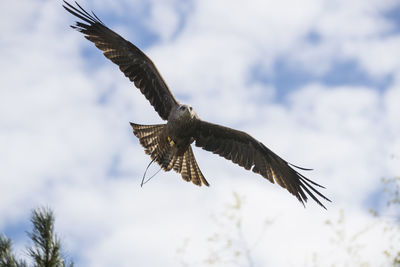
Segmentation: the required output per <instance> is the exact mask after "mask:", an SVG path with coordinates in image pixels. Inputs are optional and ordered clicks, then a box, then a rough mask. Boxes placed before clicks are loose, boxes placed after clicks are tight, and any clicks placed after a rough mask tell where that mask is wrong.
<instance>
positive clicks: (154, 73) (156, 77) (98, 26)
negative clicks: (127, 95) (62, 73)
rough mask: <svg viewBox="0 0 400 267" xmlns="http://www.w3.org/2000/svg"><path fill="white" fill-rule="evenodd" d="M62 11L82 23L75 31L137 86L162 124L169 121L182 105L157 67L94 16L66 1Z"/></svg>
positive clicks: (78, 24)
mask: <svg viewBox="0 0 400 267" xmlns="http://www.w3.org/2000/svg"><path fill="white" fill-rule="evenodd" d="M64 3H65V5H63V7H64V8H65V9H66V10H67V11H68V12H70V13H71V14H73V15H74V16H76V17H77V18H79V19H81V20H82V21H83V22H77V23H76V25H75V26H71V27H72V28H74V29H76V30H78V31H80V32H82V33H83V34H84V35H85V37H86V39H88V40H89V41H91V42H93V43H94V45H95V46H96V47H97V48H98V49H100V50H102V51H103V54H104V56H105V57H106V58H108V59H109V60H111V61H112V62H113V63H115V64H117V65H118V66H119V68H120V70H121V71H122V72H123V73H124V74H125V76H126V77H128V78H129V80H130V81H132V82H134V84H135V86H136V87H137V88H138V89H140V91H141V92H142V93H143V94H144V95H145V97H146V98H147V100H149V102H150V104H151V105H153V107H154V109H155V110H156V111H157V113H158V114H159V115H160V117H161V118H162V119H163V120H167V119H168V116H169V113H170V111H171V109H172V108H174V107H176V106H177V105H178V104H179V102H178V101H177V100H176V99H175V97H174V96H173V95H172V93H171V91H170V90H169V88H168V86H167V84H166V83H165V81H164V79H163V78H162V76H161V75H160V73H159V72H158V70H157V68H156V66H155V65H154V63H153V62H152V61H151V60H150V59H149V58H148V57H147V56H146V55H145V54H144V53H143V52H142V51H141V50H140V49H139V48H137V47H136V46H135V45H133V44H132V43H131V42H129V41H127V40H125V39H124V38H122V37H121V36H120V35H118V34H117V33H115V32H114V31H112V30H110V29H109V28H107V26H105V24H104V23H103V22H102V21H101V20H100V19H99V18H98V17H97V16H96V15H95V14H94V13H93V12H92V15H91V14H89V13H88V12H87V11H86V10H84V9H83V8H82V7H81V6H80V5H79V4H78V3H76V2H75V3H76V5H77V7H74V6H72V5H71V4H69V3H68V2H66V1H64Z"/></svg>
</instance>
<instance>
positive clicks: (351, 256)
mask: <svg viewBox="0 0 400 267" xmlns="http://www.w3.org/2000/svg"><path fill="white" fill-rule="evenodd" d="M382 183H383V186H384V195H385V197H386V198H387V203H386V208H383V209H387V210H390V211H391V212H394V215H392V216H389V217H388V216H387V215H385V216H383V215H380V214H379V213H378V212H377V211H373V210H371V214H372V215H373V216H374V217H375V218H376V220H373V221H372V222H368V223H367V222H366V223H365V224H361V225H358V226H357V229H356V230H353V229H350V225H349V222H348V218H346V213H345V210H343V209H342V210H340V211H339V214H338V217H337V218H336V219H330V220H326V221H325V225H326V226H327V227H329V228H330V231H331V233H332V234H331V236H330V246H331V247H330V248H329V249H328V250H330V251H331V252H332V253H333V254H332V255H336V257H331V256H328V257H326V256H327V255H320V254H319V253H317V252H314V253H313V254H312V255H311V256H312V257H311V259H312V262H311V263H310V264H311V266H315V267H317V266H332V267H333V266H359V267H370V266H371V267H372V266H374V265H372V263H370V262H368V259H365V258H364V257H363V255H365V253H366V251H368V250H366V249H368V248H369V249H371V248H373V249H375V248H376V244H374V241H373V240H369V238H370V236H369V235H370V234H371V233H372V232H373V231H375V233H376V231H378V232H379V234H381V235H383V236H384V237H385V238H386V240H387V243H386V244H385V246H384V247H382V248H381V253H382V256H383V258H382V260H383V261H384V263H382V264H383V266H392V267H400V177H393V178H383V179H382ZM244 206H245V197H244V196H241V195H239V194H238V193H233V200H232V202H231V203H230V204H228V205H226V206H225V208H224V209H223V211H222V212H221V213H220V214H217V215H212V216H211V218H212V222H213V224H214V225H215V226H216V229H217V230H216V231H215V232H214V233H212V234H211V235H210V236H208V237H207V242H206V248H207V249H208V254H207V256H206V257H205V259H204V260H203V261H200V262H193V261H192V262H190V260H189V259H188V257H187V255H188V252H191V249H190V247H191V245H192V246H193V244H191V242H192V240H191V239H189V238H186V239H185V240H184V243H183V245H182V247H180V248H179V249H178V250H177V258H178V261H179V262H180V264H181V266H184V267H189V266H248V267H253V266H256V264H255V261H254V259H253V257H252V253H253V251H254V248H255V246H257V244H258V243H259V242H260V241H262V239H264V237H265V231H266V230H267V229H268V227H269V226H270V225H271V224H272V223H273V221H272V220H265V221H264V224H263V229H262V230H261V233H260V234H259V235H258V239H257V240H255V241H254V242H252V243H249V240H248V236H247V235H246V231H245V227H244V221H243V220H244V215H243V207H244ZM381 212H384V210H381ZM386 213H387V212H386ZM386 213H385V214H386ZM327 238H329V237H327ZM339 255H340V256H339ZM310 264H307V266H310Z"/></svg>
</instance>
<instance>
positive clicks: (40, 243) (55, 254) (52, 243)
mask: <svg viewBox="0 0 400 267" xmlns="http://www.w3.org/2000/svg"><path fill="white" fill-rule="evenodd" d="M31 222H32V225H33V228H32V232H30V233H28V236H29V237H30V239H31V240H32V243H33V244H32V246H31V247H30V248H28V255H29V256H30V257H31V258H32V264H33V265H32V266H33V267H73V262H69V263H68V262H67V260H65V259H64V258H63V257H62V255H61V242H60V239H59V238H58V237H57V235H56V234H55V232H54V214H53V212H52V211H51V210H50V209H48V208H39V209H37V210H34V211H33V212H32V218H31ZM27 266H28V265H27V264H26V262H25V261H22V260H20V261H18V260H17V259H16V257H15V255H14V254H13V253H12V243H11V240H9V239H8V238H7V237H6V236H0V267H27Z"/></svg>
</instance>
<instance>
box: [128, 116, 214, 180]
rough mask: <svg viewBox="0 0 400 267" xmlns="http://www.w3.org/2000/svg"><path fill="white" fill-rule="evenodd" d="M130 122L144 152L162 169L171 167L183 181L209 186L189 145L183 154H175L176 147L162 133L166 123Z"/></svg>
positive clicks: (168, 169) (167, 169)
mask: <svg viewBox="0 0 400 267" xmlns="http://www.w3.org/2000/svg"><path fill="white" fill-rule="evenodd" d="M130 124H131V126H132V128H133V133H134V134H135V136H136V137H137V138H139V142H140V144H141V145H142V146H143V147H144V149H145V150H144V151H145V152H146V154H148V155H150V157H151V159H153V160H154V161H156V162H157V163H158V164H159V165H160V166H161V168H162V169H163V170H165V171H170V170H171V169H173V170H174V171H176V172H177V173H180V174H181V176H182V178H183V179H184V180H185V181H188V182H190V181H192V183H194V184H195V185H199V186H201V185H202V184H204V185H206V186H209V184H208V182H207V180H206V179H205V178H204V176H203V174H202V172H201V170H200V168H199V166H198V165H197V162H196V159H195V157H194V154H193V151H192V147H191V146H189V147H188V149H187V150H186V151H185V153H184V154H183V155H180V156H178V155H177V149H176V147H174V146H171V144H170V142H168V137H167V136H166V134H165V133H164V127H165V125H166V124H156V125H139V124H135V123H132V122H131V123H130Z"/></svg>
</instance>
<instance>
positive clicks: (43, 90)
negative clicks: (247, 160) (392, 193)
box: [0, 0, 400, 266]
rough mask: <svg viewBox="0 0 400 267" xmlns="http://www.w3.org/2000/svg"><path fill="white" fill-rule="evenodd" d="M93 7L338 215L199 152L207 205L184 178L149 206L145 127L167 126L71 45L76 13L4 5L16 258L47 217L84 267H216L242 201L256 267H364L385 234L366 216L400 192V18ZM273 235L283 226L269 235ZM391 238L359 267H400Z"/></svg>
mask: <svg viewBox="0 0 400 267" xmlns="http://www.w3.org/2000/svg"><path fill="white" fill-rule="evenodd" d="M79 3H80V4H81V5H82V6H83V7H85V8H86V9H88V10H93V11H95V13H96V14H97V15H98V17H100V18H101V19H102V21H103V22H104V23H105V24H106V25H107V26H108V27H110V28H112V29H113V30H115V31H117V32H118V33H120V34H121V35H123V36H124V37H125V38H126V39H128V40H130V41H131V42H133V43H134V44H136V45H137V46H138V47H140V48H141V49H142V50H143V51H144V52H145V53H146V54H147V55H148V56H149V57H150V58H152V60H153V61H154V63H155V64H156V65H157V66H158V68H159V70H160V72H161V73H162V75H163V77H164V79H165V80H166V81H167V83H168V85H169V87H170V88H171V90H172V91H173V93H174V94H175V95H176V96H177V98H178V99H179V100H180V101H181V102H184V103H189V104H191V105H192V106H193V108H194V109H195V110H196V112H197V114H198V115H199V116H200V117H201V118H202V119H204V120H208V121H211V122H214V123H219V124H223V125H226V126H229V127H233V128H237V129H240V130H244V131H247V132H248V133H250V134H251V135H252V136H254V137H256V138H257V139H259V140H260V141H262V142H263V143H264V144H265V145H266V146H268V147H269V148H270V149H272V150H273V151H275V152H276V153H277V154H279V155H281V156H282V157H283V158H284V159H286V160H288V161H290V162H292V163H294V164H296V165H300V166H304V167H310V168H313V169H314V171H312V172H306V173H304V174H306V175H307V177H309V178H311V179H312V180H315V181H317V182H318V183H320V184H322V185H324V186H326V189H325V190H323V193H324V194H325V195H326V196H328V197H329V198H330V199H331V200H332V203H326V206H327V208H328V210H327V211H325V210H323V209H321V208H320V207H319V206H318V205H317V204H316V203H313V202H312V201H309V202H308V203H307V205H306V208H303V206H302V205H301V204H300V203H299V202H298V201H297V200H296V199H295V198H294V197H293V196H291V195H290V194H288V193H287V191H285V190H283V189H281V188H280V187H279V186H277V185H273V184H271V183H269V182H268V181H267V180H265V179H263V178H262V177H260V176H259V175H256V174H254V173H251V172H248V171H245V170H243V169H241V168H240V167H238V166H236V165H234V164H232V163H231V162H228V161H226V160H225V159H222V158H219V157H217V156H216V155H213V154H211V153H208V152H205V151H202V150H200V149H198V148H195V149H194V153H195V155H196V157H197V161H198V164H199V166H200V168H201V169H202V171H203V173H204V175H205V177H206V178H207V179H208V181H209V182H210V184H211V186H210V187H209V188H205V187H201V188H199V187H196V186H194V185H193V184H191V183H186V182H185V181H183V180H182V179H181V177H180V176H179V175H178V174H176V173H174V172H170V173H164V172H160V173H159V174H158V175H157V176H156V177H155V178H153V180H152V181H151V182H149V183H148V184H146V185H145V186H144V187H143V188H141V187H140V181H141V178H142V175H143V173H144V170H145V167H146V166H147V164H148V163H149V161H150V160H149V157H148V156H147V155H145V154H144V152H143V149H142V147H141V146H140V145H139V143H138V140H137V139H136V138H135V137H134V135H133V134H132V132H131V128H130V126H129V121H133V122H136V123H139V124H156V123H161V122H162V121H161V119H160V118H159V117H158V115H157V113H156V112H155V111H154V110H153V108H152V107H151V106H150V105H149V103H148V102H147V101H146V99H145V98H144V97H143V96H142V95H141V94H140V92H139V90H137V89H136V88H135V87H134V86H133V84H131V83H130V82H129V80H128V79H126V78H125V77H124V76H123V74H122V73H120V71H119V70H118V68H117V67H116V66H115V65H113V64H112V63H111V62H109V61H108V60H106V59H105V58H104V56H103V55H102V54H101V52H100V51H98V50H97V49H96V48H95V47H94V46H93V45H92V44H91V43H90V42H88V41H87V40H86V39H84V38H83V37H82V35H81V34H80V33H78V32H76V31H74V30H72V29H71V28H70V27H69V25H71V24H73V23H74V22H75V21H76V19H75V18H74V17H73V16H72V15H70V14H69V13H67V12H66V11H65V10H64V9H63V8H62V2H61V1H55V0H47V1H46V0H19V1H2V2H1V3H0V21H1V23H0V31H1V33H2V34H1V37H0V59H1V60H0V71H1V74H0V82H1V89H0V148H1V149H0V232H2V233H5V234H6V235H7V236H9V237H11V238H12V239H13V240H14V245H15V248H16V249H17V251H18V255H20V256H22V257H24V256H25V254H24V252H23V249H24V246H25V242H26V241H27V240H26V236H25V231H29V229H30V225H29V217H30V212H31V210H32V209H34V208H37V207H40V206H48V207H51V208H52V209H53V210H54V212H55V214H56V220H57V221H56V229H57V231H58V232H59V233H60V235H61V238H62V240H63V241H64V243H65V254H66V255H67V256H69V257H71V258H73V259H74V261H75V263H76V265H77V266H179V265H180V264H181V262H182V258H184V259H185V262H186V263H188V264H189V266H203V265H204V264H203V263H204V262H203V260H204V259H206V258H207V257H208V256H209V255H210V244H209V243H207V238H208V237H209V236H211V235H212V234H213V233H214V232H215V231H218V232H221V229H220V228H218V224H216V223H215V221H214V220H213V219H212V217H213V215H215V216H216V217H221V213H222V212H224V211H226V210H227V209H229V208H227V203H233V202H234V197H233V192H236V193H237V194H239V195H240V196H243V198H244V206H243V209H242V210H241V212H242V216H243V218H244V221H243V235H244V237H245V240H246V242H248V244H253V243H255V240H258V239H260V240H259V242H257V245H256V246H254V247H251V249H252V252H251V253H252V254H251V257H252V260H253V261H254V263H255V265H256V266H266V265H268V264H269V265H270V266H299V265H303V266H309V265H310V263H311V262H312V261H313V260H315V258H313V257H315V255H319V258H318V261H319V262H320V263H321V264H323V265H326V264H328V263H332V262H336V263H340V264H342V263H348V264H350V265H351V266H354V265H353V263H354V262H352V260H353V261H354V258H351V257H349V255H348V254H346V250H345V249H344V248H343V247H344V246H345V245H346V244H347V243H346V242H350V241H348V240H347V239H346V238H350V237H351V236H352V234H353V233H357V231H359V230H360V229H363V227H364V226H365V227H367V226H368V225H376V224H377V223H378V224H379V222H377V221H376V219H373V218H372V217H371V216H370V215H369V213H368V209H369V208H375V209H377V210H382V209H383V207H384V206H385V199H384V195H383V193H382V186H381V182H380V178H381V177H392V176H395V175H399V174H400V167H399V166H400V164H399V163H400V153H399V149H400V104H399V103H400V60H399V59H400V19H399V18H400V3H399V2H398V1H396V0H369V1H364V0H353V1H347V0H326V1H320V0H302V1H289V0H280V1H269V0H268V1H265V0H263V1H261V0H260V1H257V0H252V1H245V2H244V1H238V0H217V1H215V0H198V1H194V0H193V1H186V0H165V1H156V0H149V1H141V0H118V1H114V0H104V1H99V0H93V1H84V0H82V1H80V2H79ZM156 171H157V168H156V167H155V166H154V168H152V169H150V172H153V173H154V172H156ZM341 210H343V211H344V214H345V218H346V231H347V233H348V236H347V237H344V241H343V242H344V243H343V244H344V245H343V246H335V245H333V244H332V236H333V233H332V229H331V227H329V226H327V224H326V223H325V222H326V221H327V220H337V219H338V217H339V216H340V211H341ZM266 219H267V220H273V221H274V223H272V224H271V225H268V227H267V228H266V230H265V231H263V230H262V229H263V226H262V224H263V222H264V221H265V220H266ZM377 227H378V226H376V227H375V226H374V229H373V230H371V231H368V233H366V234H364V235H363V238H364V241H362V242H364V244H366V243H368V245H367V247H365V249H363V250H362V252H360V255H361V256H360V257H362V258H363V259H366V260H368V261H369V262H371V263H373V264H372V265H373V266H378V265H382V266H384V264H385V257H384V256H383V254H382V251H383V249H384V248H385V245H386V244H387V242H388V241H387V239H386V238H387V237H386V236H385V235H382V234H379V233H380V232H379V230H377V229H378V228H379V227H378V228H377ZM224 229H225V230H226V229H230V228H229V227H228V228H224ZM232 231H233V230H232ZM261 232H263V234H262V235H260V233H261ZM228 234H229V231H228ZM231 234H232V235H233V232H232V233H231ZM258 236H259V237H261V238H258ZM185 240H186V241H185ZM371 240H373V242H371ZM360 242H361V241H360ZM239 243H240V242H239ZM185 244H186V245H185ZM182 246H185V247H187V250H185V252H184V255H183V256H182V255H180V254H179V253H177V250H178V251H180V250H179V249H180V248H182ZM238 246H240V244H239V245H238ZM333 255H334V256H333ZM226 265H227V266H229V264H228V263H226Z"/></svg>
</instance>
